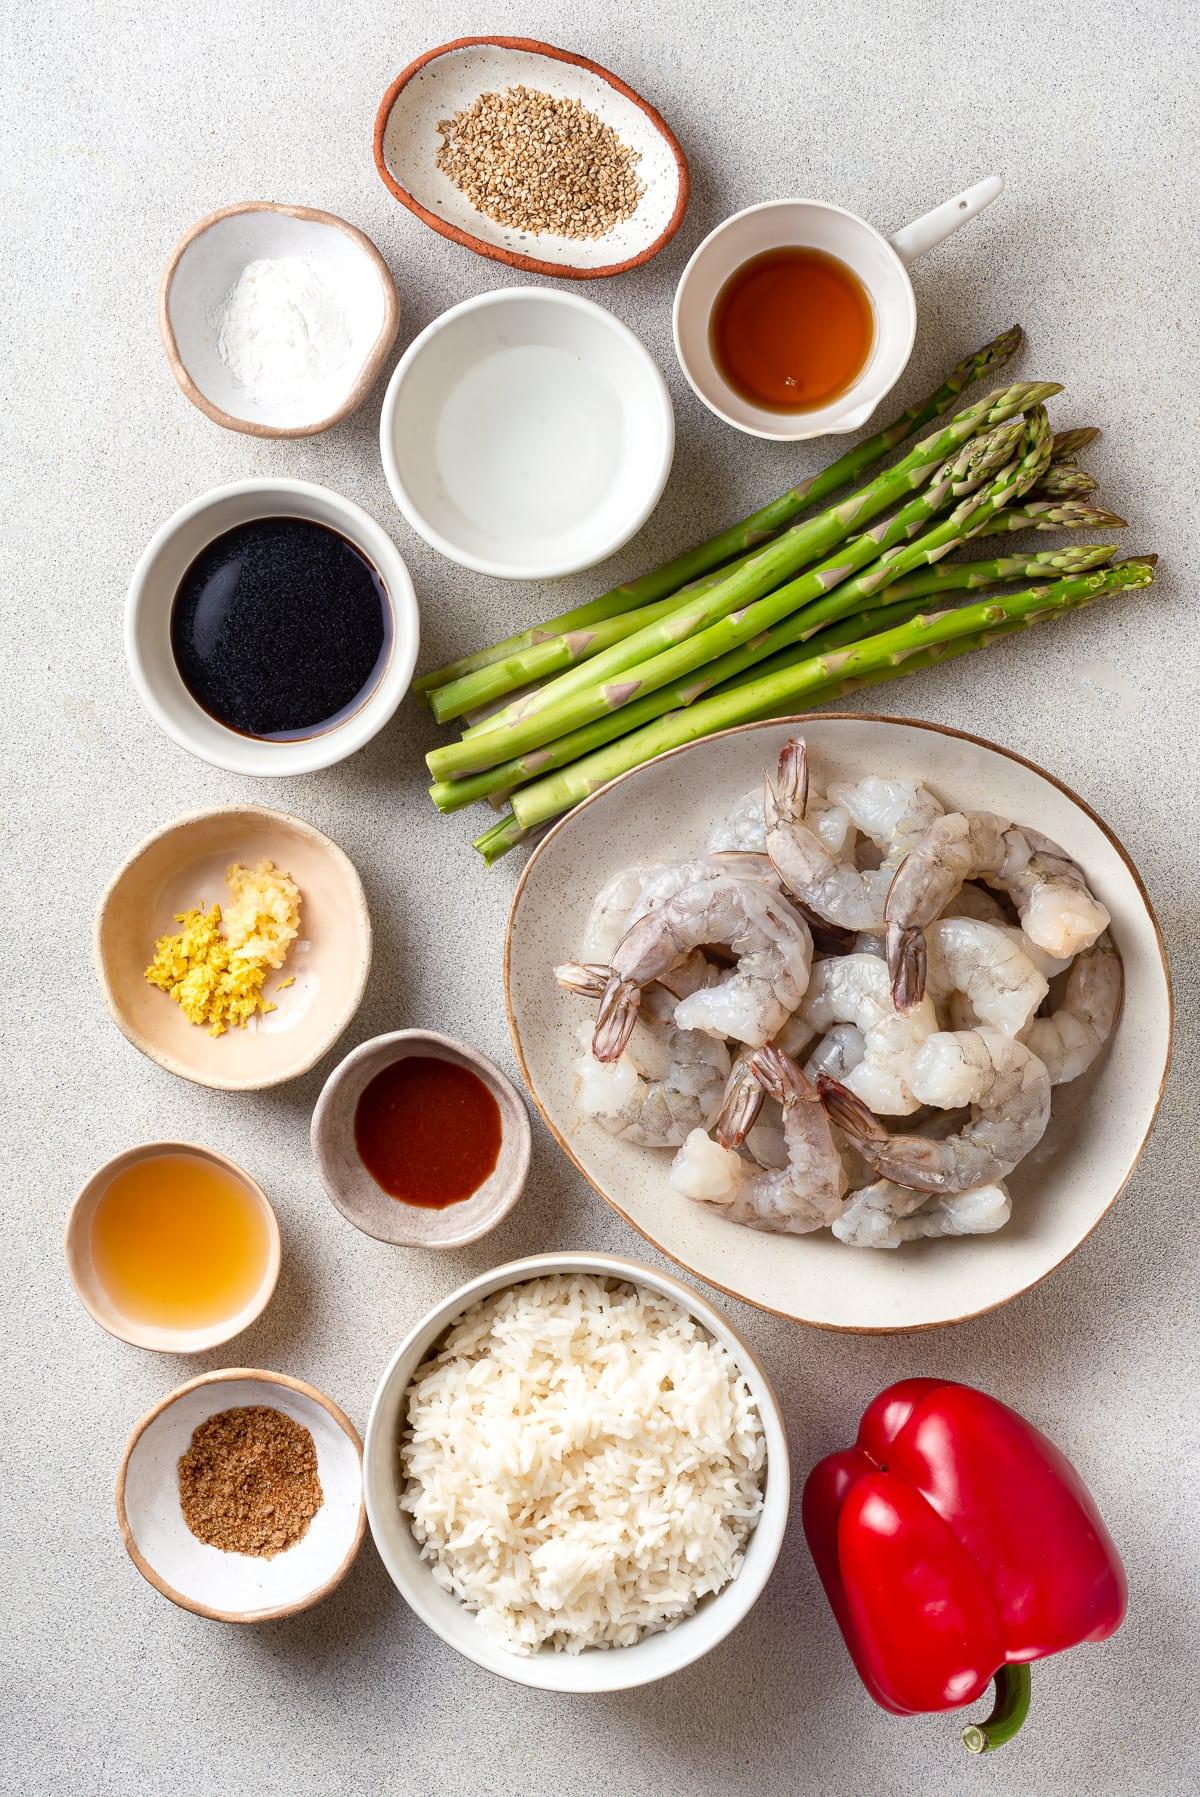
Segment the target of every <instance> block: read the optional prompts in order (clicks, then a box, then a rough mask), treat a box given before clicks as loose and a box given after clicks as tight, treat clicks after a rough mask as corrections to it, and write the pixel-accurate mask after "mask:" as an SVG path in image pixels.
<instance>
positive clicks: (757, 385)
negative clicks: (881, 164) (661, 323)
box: [709, 245, 875, 412]
mask: <svg viewBox="0 0 1200 1797" xmlns="http://www.w3.org/2000/svg"><path fill="white" fill-rule="evenodd" d="M874 341H875V314H874V312H873V310H872V307H871V301H870V298H869V296H868V294H867V290H866V288H865V287H864V286H863V284H862V282H861V281H860V280H859V278H858V276H857V275H856V274H855V273H854V272H853V270H852V269H849V268H847V266H846V264H845V263H844V262H841V261H839V260H838V258H837V257H836V256H829V255H826V254H825V252H824V250H810V249H803V248H799V247H792V246H790V245H789V246H784V247H782V248H780V249H774V250H764V251H763V253H762V255H760V256H751V258H750V260H749V261H748V262H743V263H742V265H741V267H740V268H735V269H734V271H733V273H732V274H731V275H730V276H729V278H728V280H727V281H726V282H725V284H724V286H723V287H722V288H721V290H720V292H719V293H718V294H717V298H716V303H715V305H714V306H713V310H712V318H711V320H710V323H709V342H710V345H711V348H712V356H713V361H714V362H715V363H716V365H717V368H718V370H719V372H720V373H721V374H722V375H723V376H724V378H725V380H726V381H727V382H728V383H729V385H730V386H731V387H732V388H733V390H734V392H735V393H738V394H740V395H741V397H742V398H743V399H747V400H749V401H750V403H751V405H755V406H761V407H762V408H763V409H764V410H766V411H769V412H811V411H814V410H815V409H816V407H818V406H824V405H828V404H829V402H830V401H831V400H834V399H837V398H839V396H840V395H841V394H843V393H844V392H845V391H846V389H847V388H848V387H849V386H850V385H851V384H852V382H854V381H855V380H856V379H857V378H858V376H859V375H860V374H861V373H862V370H863V368H864V367H865V366H866V362H867V357H868V356H869V355H870V353H871V345H872V344H873V343H874Z"/></svg>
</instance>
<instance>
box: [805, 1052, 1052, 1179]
mask: <svg viewBox="0 0 1200 1797" xmlns="http://www.w3.org/2000/svg"><path fill="white" fill-rule="evenodd" d="M910 1084H911V1086H912V1090H913V1093H914V1094H915V1096H916V1097H917V1098H918V1100H919V1101H920V1102H921V1103H922V1104H932V1105H937V1106H938V1107H940V1108H941V1109H943V1110H950V1109H953V1108H954V1107H956V1106H958V1105H964V1104H969V1105H970V1106H971V1107H972V1115H971V1120H970V1122H969V1123H967V1124H966V1125H965V1127H964V1128H962V1129H961V1130H957V1131H956V1132H955V1133H954V1134H953V1135H950V1136H947V1137H946V1138H945V1140H944V1141H931V1140H930V1138H929V1137H928V1136H921V1135H907V1136H904V1135H895V1136H892V1135H889V1134H888V1132H887V1130H886V1129H885V1128H884V1126H883V1125H882V1124H881V1123H880V1122H879V1121H878V1119H877V1118H875V1117H874V1116H872V1114H871V1112H870V1111H869V1110H868V1109H867V1107H866V1105H865V1104H864V1103H863V1102H862V1100H861V1099H860V1098H858V1097H856V1096H855V1094H854V1093H853V1092H852V1091H850V1090H848V1089H847V1086H844V1085H839V1084H838V1082H837V1081H836V1080H831V1079H829V1078H828V1077H825V1076H823V1077H822V1078H821V1079H820V1080H819V1081H818V1086H819V1089H820V1092H821V1097H822V1099H823V1101H824V1103H825V1105H826V1108H827V1109H828V1111H829V1114H830V1116H831V1117H832V1119H833V1121H834V1122H835V1123H836V1124H837V1126H838V1128H839V1129H841V1130H842V1131H844V1133H845V1134H846V1136H847V1137H848V1138H849V1140H850V1142H851V1144H852V1145H853V1146H854V1147H855V1148H857V1149H858V1151H859V1153H860V1154H861V1155H862V1157H863V1159H864V1160H865V1161H868V1162H869V1163H870V1165H871V1166H872V1167H874V1168H875V1171H876V1172H877V1173H878V1174H880V1175H881V1176H882V1177H883V1178H884V1179H890V1180H894V1181H895V1183H896V1184H897V1185H903V1186H913V1187H914V1188H916V1189H917V1190H919V1191H924V1192H937V1193H942V1194H944V1193H947V1192H965V1191H969V1190H970V1189H971V1188H972V1187H974V1186H982V1185H989V1184H994V1182H995V1181H996V1180H998V1179H1003V1178H1004V1177H1005V1175H1006V1174H1008V1173H1011V1172H1012V1170H1013V1168H1014V1167H1015V1166H1016V1165H1017V1163H1018V1161H1021V1160H1023V1159H1024V1157H1025V1156H1026V1155H1027V1154H1028V1153H1029V1152H1030V1150H1031V1149H1032V1148H1036V1146H1037V1144H1038V1143H1039V1142H1040V1141H1041V1139H1042V1136H1043V1135H1044V1134H1045V1130H1046V1125H1047V1123H1048V1122H1049V1121H1050V1075H1049V1073H1048V1072H1047V1071H1046V1068H1045V1067H1044V1066H1043V1064H1042V1062H1041V1061H1039V1060H1038V1058H1037V1056H1036V1055H1035V1054H1033V1053H1031V1052H1030V1050H1029V1049H1028V1048H1026V1047H1025V1045H1024V1043H1023V1042H1018V1041H1016V1040H1015V1039H1014V1038H1013V1037H1012V1036H1006V1035H1004V1034H1003V1032H1002V1031H1000V1030H995V1029H987V1028H980V1029H976V1030H954V1031H950V1030H942V1031H938V1033H937V1034H936V1035H932V1036H930V1037H929V1039H928V1041H926V1042H925V1043H924V1045H923V1046H922V1048H921V1050H920V1052H919V1053H918V1054H917V1056H916V1058H915V1060H914V1061H913V1064H912V1070H911V1075H910Z"/></svg>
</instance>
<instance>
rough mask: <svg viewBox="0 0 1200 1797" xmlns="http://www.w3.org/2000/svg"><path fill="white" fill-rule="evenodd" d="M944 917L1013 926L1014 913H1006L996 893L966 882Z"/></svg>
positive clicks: (970, 881) (952, 900)
mask: <svg viewBox="0 0 1200 1797" xmlns="http://www.w3.org/2000/svg"><path fill="white" fill-rule="evenodd" d="M942 916H943V917H973V918H974V919H975V921H976V923H994V924H997V925H1005V924H1011V922H1012V913H1011V912H1009V911H1006V910H1005V909H1004V906H1003V905H1002V904H1001V903H1000V900H999V899H998V898H997V897H996V895H995V893H994V892H989V891H988V889H987V887H986V886H976V884H975V882H974V881H973V880H965V881H964V882H963V884H962V886H961V887H960V888H959V890H958V891H957V892H956V893H955V895H954V897H953V898H952V899H951V900H950V903H949V904H948V905H947V906H946V908H945V910H944V911H943V912H942Z"/></svg>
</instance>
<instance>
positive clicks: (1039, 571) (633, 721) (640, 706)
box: [429, 544, 1115, 811]
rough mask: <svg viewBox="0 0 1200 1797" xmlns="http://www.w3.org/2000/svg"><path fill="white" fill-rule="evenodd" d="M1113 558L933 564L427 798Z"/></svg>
mask: <svg viewBox="0 0 1200 1797" xmlns="http://www.w3.org/2000/svg"><path fill="white" fill-rule="evenodd" d="M1114 554H1115V550H1114V549H1113V547H1112V546H1111V544H1097V545H1092V544H1088V545H1083V546H1078V547H1076V546H1075V545H1070V546H1068V547H1067V548H1065V549H1047V550H1042V551H1039V552H1038V553H1036V554H1034V553H1030V554H1027V555H1008V556H996V557H993V559H992V560H990V561H982V562H939V563H937V564H936V566H934V567H930V568H921V569H919V570H917V571H916V572H914V573H912V574H907V575H903V576H901V578H900V579H898V580H895V581H893V583H892V584H891V586H889V587H887V588H886V589H885V590H884V594H883V597H884V598H885V600H887V601H888V603H887V604H886V605H884V606H880V607H875V608H873V609H871V610H869V611H865V612H857V613H855V614H854V615H853V616H852V617H850V618H846V619H844V620H842V621H841V622H840V623H837V624H831V625H827V626H825V627H824V628H818V627H816V626H813V625H811V624H809V623H808V622H807V619H806V614H803V613H801V614H798V615H797V614H794V615H793V616H791V617H788V618H785V619H784V620H783V622H782V623H781V624H778V625H775V626H774V627H773V628H772V629H770V630H766V631H764V632H763V633H762V634H761V635H760V636H758V637H754V638H752V639H751V640H750V642H749V643H745V644H743V645H742V646H741V647H740V648H738V649H733V650H731V651H730V652H729V653H728V654H727V655H722V656H719V657H717V659H716V660H714V661H711V662H709V663H708V664H707V665H706V666H705V667H703V668H700V669H698V670H697V671H696V673H694V674H688V675H684V676H682V677H681V678H679V679H676V680H673V681H671V682H669V683H668V684H667V685H666V686H663V687H660V688H659V689H658V690H657V692H653V693H647V694H646V696H645V697H644V698H642V699H635V700H634V702H633V703H632V704H631V705H629V706H627V707H624V708H623V709H622V710H620V711H616V712H609V713H608V714H607V715H606V716H604V717H602V718H597V719H595V720H594V722H592V723H590V724H585V725H584V726H583V727H582V728H580V729H578V730H572V731H570V732H569V733H568V734H567V735H566V736H560V737H558V738H557V739H556V740H555V741H554V742H552V743H547V744H546V745H544V746H543V747H542V748H539V749H533V750H530V751H529V752H528V753H527V754H525V755H518V756H514V757H512V758H511V759H510V760H508V761H503V762H501V763H500V764H499V766H497V767H494V768H489V769H487V770H486V771H485V772H483V773H480V774H471V775H468V776H467V777H466V778H464V779H462V780H441V781H437V782H435V783H434V785H432V786H431V787H430V788H429V796H430V798H431V799H432V800H433V802H434V804H435V805H436V806H437V807H438V809H439V811H458V810H461V808H462V807H463V806H464V805H472V804H474V803H475V802H476V800H478V799H485V798H490V797H492V796H493V795H495V794H497V793H503V794H506V795H507V794H510V793H512V792H513V791H514V790H515V789H516V788H517V787H518V786H524V785H526V784H527V783H528V782H529V781H530V780H534V779H537V778H539V777H540V776H541V775H543V774H546V773H549V772H550V771H551V770H552V769H554V768H557V767H565V766H567V764H568V763H569V762H572V761H577V760H578V759H579V758H580V756H582V755H590V754H591V753H592V751H593V750H594V749H599V748H601V747H602V746H603V745H604V744H605V743H607V742H611V741H612V740H613V738H614V737H616V736H623V735H626V734H627V733H628V732H629V731H632V730H639V729H640V728H641V727H642V725H643V724H649V723H652V722H653V720H654V719H655V718H660V717H662V716H663V714H664V713H665V712H668V711H675V710H677V709H678V708H679V707H680V706H682V705H691V704H693V703H694V701H695V700H696V699H698V698H700V697H701V696H702V695H703V694H704V693H707V692H712V691H714V690H720V689H722V688H723V687H724V686H725V685H733V684H734V683H735V682H742V681H745V680H747V679H752V678H753V677H754V676H755V675H756V674H757V673H759V672H761V671H763V670H764V668H765V667H766V665H767V659H766V658H767V657H772V658H774V660H778V661H779V662H780V664H781V665H782V662H783V658H784V657H790V658H791V659H793V660H794V659H795V658H796V657H797V654H798V653H799V652H800V651H799V646H800V645H802V646H803V653H805V654H813V655H816V654H821V653H823V652H824V651H825V650H826V649H829V648H837V647H840V646H841V645H842V644H843V643H851V642H855V641H857V640H858V639H859V638H861V637H866V636H873V635H875V634H876V633H877V632H878V631H880V630H884V629H888V628H890V627H891V626H892V625H894V624H897V623H900V622H902V621H903V617H913V616H915V615H916V613H917V612H918V611H919V610H920V609H921V606H922V603H923V602H924V601H925V600H926V599H928V598H930V597H936V596H940V595H944V594H946V593H949V592H977V591H979V590H980V589H981V588H984V587H988V586H997V585H1000V584H1001V583H1002V582H1004V581H1009V580H1020V579H1027V580H1039V579H1042V578H1046V577H1049V576H1052V575H1055V574H1082V573H1086V572H1088V571H1089V570H1090V569H1092V568H1098V567H1101V566H1102V565H1103V563H1105V562H1106V561H1108V560H1110V559H1111V557H1112V556H1113V555H1114ZM900 602H903V603H900ZM814 632H815V634H814ZM771 665H772V666H773V665H774V663H773V662H772V664H771Z"/></svg>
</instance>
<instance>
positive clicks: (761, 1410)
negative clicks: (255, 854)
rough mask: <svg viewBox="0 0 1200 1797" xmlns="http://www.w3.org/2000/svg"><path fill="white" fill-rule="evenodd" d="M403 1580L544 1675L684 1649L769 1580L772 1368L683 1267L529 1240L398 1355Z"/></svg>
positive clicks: (635, 1678) (667, 1658)
mask: <svg viewBox="0 0 1200 1797" xmlns="http://www.w3.org/2000/svg"><path fill="white" fill-rule="evenodd" d="M363 1464H364V1488H365V1492H366V1501H367V1517H368V1521H369V1524H370V1527H371V1532H372V1534H373V1535H374V1538H375V1544H376V1546H377V1547H378V1549H379V1552H380V1555H381V1557H382V1559H383V1562H384V1565H385V1566H386V1567H387V1570H388V1572H389V1574H390V1575H391V1577H392V1580H393V1581H394V1583H395V1585H396V1587H397V1589H398V1590H399V1591H400V1593H401V1594H402V1596H403V1597H404V1598H405V1599H406V1601H407V1602H408V1604H409V1605H410V1606H411V1608H412V1609H413V1610H415V1612H416V1613H417V1615H418V1616H420V1617H421V1619H422V1621H424V1622H426V1623H427V1624H428V1625H429V1627H430V1628H431V1629H433V1630H434V1632H435V1633H436V1634H438V1635H440V1636H441V1638H442V1640H443V1641H446V1642H448V1643H449V1645H450V1646H452V1647H454V1648H456V1649H457V1650H458V1651H459V1652H460V1653H461V1654H464V1655H465V1656H466V1657H467V1658H468V1659H470V1660H473V1661H474V1662H475V1663H476V1664H477V1665H480V1666H484V1667H486V1668H487V1669H488V1670H489V1671H491V1672H495V1673H498V1674H499V1675H500V1676H501V1677H504V1678H508V1679H511V1680H513V1681H515V1682H516V1683H518V1684H525V1685H532V1686H535V1687H537V1688H538V1689H541V1690H548V1691H620V1690H628V1689H631V1688H632V1687H634V1686H637V1685H644V1684H651V1683H653V1682H655V1681H656V1680H658V1679H660V1678H665V1677H667V1676H668V1675H669V1674H671V1673H673V1672H678V1671H680V1670H681V1669H682V1668H683V1667H685V1666H689V1665H691V1664H692V1662H693V1661H695V1660H698V1659H699V1658H700V1657H701V1656H702V1655H703V1654H705V1653H707V1652H709V1650H710V1649H711V1648H713V1647H715V1646H716V1645H717V1644H718V1642H720V1641H723V1640H724V1639H725V1637H726V1636H727V1635H728V1634H730V1632H731V1631H732V1630H733V1629H734V1628H736V1627H737V1625H738V1624H739V1623H740V1622H741V1621H743V1620H744V1618H745V1617H746V1616H747V1615H748V1613H749V1611H750V1610H751V1609H752V1607H753V1605H754V1603H755V1602H756V1600H757V1599H758V1597H759V1596H760V1595H761V1593H762V1591H763V1589H764V1587H765V1586H766V1583H767V1581H768V1579H769V1578H770V1575H771V1571H772V1568H773V1567H774V1564H775V1561H776V1558H777V1556H778V1553H779V1549H780V1545H781V1543H782V1540H783V1535H784V1530H785V1528H786V1524H787V1515H788V1501H789V1494H790V1472H789V1466H788V1451H787V1440H786V1437H785V1434H784V1430H783V1423H782V1420H781V1417H780V1412H779V1405H778V1400H777V1399H776V1397H775V1394H774V1392H773V1390H772V1389H771V1385H770V1382H769V1380H768V1379H767V1376H766V1374H765V1373H764V1372H763V1370H762V1368H761V1367H760V1366H759V1364H758V1362H757V1361H756V1360H755V1358H754V1356H753V1354H752V1353H751V1352H750V1350H749V1348H748V1347H747V1346H746V1344H745V1342H744V1341H743V1340H742V1338H741V1336H740V1335H739V1334H738V1333H737V1331H736V1330H735V1329H734V1328H733V1327H732V1326H731V1325H730V1324H729V1323H728V1322H727V1321H726V1319H725V1318H724V1317H723V1316H722V1315H721V1314H720V1313H719V1312H718V1311H716V1310H714V1309H713V1308H712V1307H711V1306H710V1305H709V1304H707V1303H706V1302H705V1301H704V1300H703V1299H702V1298H701V1297H700V1296H699V1295H698V1294H697V1293H696V1292H695V1291H693V1290H692V1289H691V1288H690V1287H688V1286H686V1285H683V1284H682V1283H681V1282H680V1281H679V1280H676V1279H673V1278H671V1277H670V1276H669V1275H667V1274H663V1273H659V1272H657V1271H655V1270H653V1269H651V1268H650V1267H647V1266H642V1265H640V1264H639V1263H637V1262H635V1261H627V1260H623V1259H618V1258H617V1257H616V1256H614V1255H608V1254H571V1255H555V1254H543V1255H534V1256H532V1257H531V1258H529V1259H527V1260H521V1261H514V1262H512V1263H511V1264H510V1265H508V1266H503V1267H497V1268H495V1269H493V1271H491V1272H490V1273H486V1274H484V1275H483V1276H482V1277H480V1278H479V1279H476V1280H473V1281H472V1282H471V1283H470V1284H469V1285H466V1286H463V1287H462V1288H461V1289H460V1290H459V1291H457V1292H454V1293H452V1294H451V1296H450V1297H448V1298H447V1299H445V1300H444V1301H443V1302H442V1303H441V1304H439V1305H437V1306H436V1307H435V1308H434V1309H433V1310H432V1311H430V1313H429V1315H428V1316H426V1317H425V1318H424V1319H423V1320H422V1322H420V1323H419V1324H418V1325H417V1327H416V1328H415V1329H414V1330H413V1331H412V1332H411V1333H410V1334H409V1336H408V1337H407V1339H406V1340H405V1341H404V1342H402V1343H401V1345H400V1347H399V1348H398V1349H397V1351H396V1353H395V1354H394V1355H393V1357H392V1359H391V1361H390V1363H389V1365H388V1367H387V1370H386V1371H385V1373H384V1375H383V1378H382V1380H381V1382H380V1385H379V1389H378V1391H377V1392H376V1394H375V1400H374V1403H373V1405H372V1408H371V1416H370V1420H369V1422H368V1425H367V1434H366V1446H365V1451H364V1463H363Z"/></svg>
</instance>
